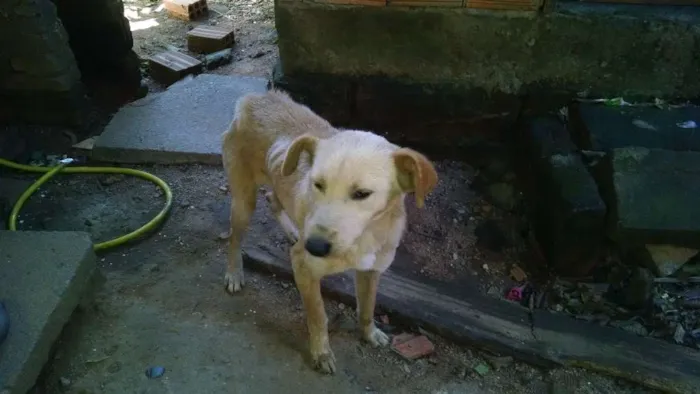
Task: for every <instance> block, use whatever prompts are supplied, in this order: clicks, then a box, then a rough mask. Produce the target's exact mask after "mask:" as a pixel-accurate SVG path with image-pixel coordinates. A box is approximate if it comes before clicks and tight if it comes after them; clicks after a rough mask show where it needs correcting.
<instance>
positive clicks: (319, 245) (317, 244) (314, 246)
mask: <svg viewBox="0 0 700 394" xmlns="http://www.w3.org/2000/svg"><path fill="white" fill-rule="evenodd" d="M304 248H305V249H306V251H307V252H309V253H310V254H311V255H312V256H315V257H326V256H328V255H329V254H330V253H331V243H330V242H328V240H326V239H325V238H321V237H318V236H311V237H309V238H308V239H307V240H306V243H305V244H304Z"/></svg>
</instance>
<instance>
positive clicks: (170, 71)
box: [149, 51, 202, 85]
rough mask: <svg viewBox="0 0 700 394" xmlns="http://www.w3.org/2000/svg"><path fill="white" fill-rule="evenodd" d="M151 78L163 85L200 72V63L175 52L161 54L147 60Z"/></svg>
mask: <svg viewBox="0 0 700 394" xmlns="http://www.w3.org/2000/svg"><path fill="white" fill-rule="evenodd" d="M149 68H150V75H151V77H152V78H153V79H154V80H156V81H158V82H160V83H162V84H165V85H170V84H173V83H175V82H177V81H179V80H180V79H182V78H183V77H185V76H186V75H188V74H195V73H198V72H200V71H201V70H202V62H200V61H199V60H197V59H195V58H193V57H192V56H188V55H185V54H184V53H180V52H177V51H165V52H161V53H159V54H157V55H155V56H153V57H151V58H150V59H149Z"/></svg>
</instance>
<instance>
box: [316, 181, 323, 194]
mask: <svg viewBox="0 0 700 394" xmlns="http://www.w3.org/2000/svg"><path fill="white" fill-rule="evenodd" d="M314 187H315V188H316V190H318V191H320V192H322V191H323V189H325V188H326V185H324V184H323V182H320V181H316V182H314Z"/></svg>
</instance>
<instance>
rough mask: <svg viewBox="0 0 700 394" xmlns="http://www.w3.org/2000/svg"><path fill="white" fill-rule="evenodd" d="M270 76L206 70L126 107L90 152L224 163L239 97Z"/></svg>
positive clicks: (260, 87) (126, 158)
mask: <svg viewBox="0 0 700 394" xmlns="http://www.w3.org/2000/svg"><path fill="white" fill-rule="evenodd" d="M266 89H267V81H265V80H264V79H261V78H253V77H244V76H235V77H234V76H222V75H213V74H202V75H199V76H197V77H194V78H192V79H189V80H185V81H181V82H179V83H176V84H174V85H172V86H170V87H169V88H168V89H167V90H166V91H164V92H162V93H157V94H152V95H149V96H147V97H146V98H144V99H141V100H138V101H135V102H134V103H132V104H129V105H126V106H124V107H122V108H121V109H120V110H119V112H117V113H116V114H115V115H114V117H113V118H112V119H111V120H110V122H109V123H108V124H107V127H106V128H105V131H104V132H103V133H102V135H100V136H99V138H98V139H97V141H96V142H95V146H94V148H93V151H92V158H93V159H95V160H101V161H106V162H118V163H132V164H133V163H161V164H167V163H171V164H174V163H203V164H211V165H219V164H221V134H222V133H223V132H224V131H225V130H226V129H228V127H229V126H230V124H231V121H232V120H233V114H234V109H235V106H236V101H237V100H238V99H239V98H241V97H242V96H243V95H245V94H247V93H262V92H265V91H266Z"/></svg>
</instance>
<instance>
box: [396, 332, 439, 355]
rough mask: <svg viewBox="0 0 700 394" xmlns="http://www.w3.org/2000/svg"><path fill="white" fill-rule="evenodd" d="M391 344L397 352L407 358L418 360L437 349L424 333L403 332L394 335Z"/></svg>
mask: <svg viewBox="0 0 700 394" xmlns="http://www.w3.org/2000/svg"><path fill="white" fill-rule="evenodd" d="M409 337H410V338H409ZM391 346H392V348H393V350H394V351H395V352H397V353H398V354H400V355H401V356H402V357H404V358H405V359H407V360H416V359H419V358H421V357H425V356H427V355H430V354H432V353H433V352H434V351H435V346H434V345H433V343H432V342H430V340H429V339H428V338H427V337H425V336H424V335H421V336H413V335H411V334H401V335H399V336H397V337H394V340H393V341H392V344H391Z"/></svg>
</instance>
